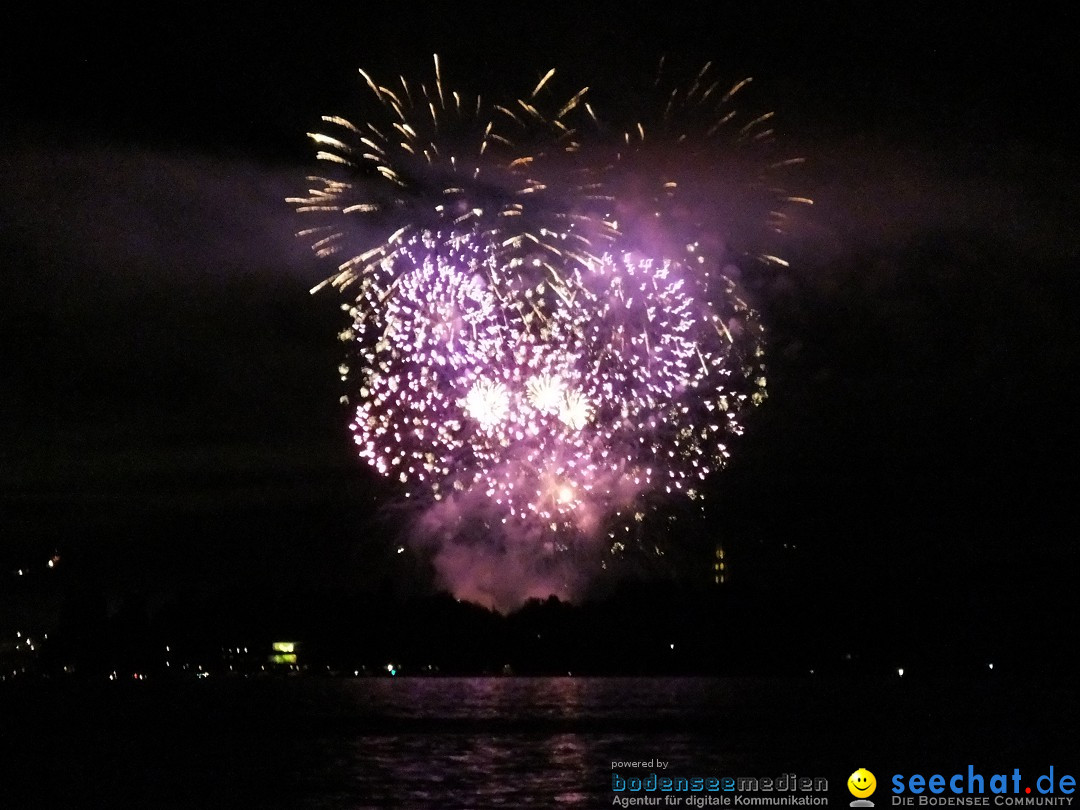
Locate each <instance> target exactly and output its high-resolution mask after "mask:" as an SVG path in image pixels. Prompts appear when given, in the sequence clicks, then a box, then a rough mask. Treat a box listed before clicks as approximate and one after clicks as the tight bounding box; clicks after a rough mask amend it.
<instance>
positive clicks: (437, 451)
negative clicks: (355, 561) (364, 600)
mask: <svg viewBox="0 0 1080 810" xmlns="http://www.w3.org/2000/svg"><path fill="white" fill-rule="evenodd" d="M706 74H707V71H702V72H701V73H700V74H699V75H698V77H697V80H696V81H695V82H694V83H693V84H692V85H691V86H690V88H689V89H688V90H687V91H685V94H684V95H679V93H678V91H676V92H675V93H673V94H672V95H670V97H669V98H668V101H667V105H666V106H665V107H664V108H663V110H664V111H663V113H662V116H661V119H660V120H661V121H662V122H664V123H665V126H666V127H667V129H666V130H665V129H664V128H663V127H661V128H658V132H657V136H656V138H655V140H649V139H648V138H647V137H646V129H645V125H644V124H643V123H641V122H637V123H636V124H635V126H634V127H633V128H632V130H630V129H627V130H625V131H623V132H622V133H621V134H620V136H619V137H618V138H612V137H611V133H612V132H613V131H615V130H614V129H613V128H612V126H611V125H608V124H605V123H603V120H602V117H600V116H597V115H596V113H595V112H594V111H593V109H592V107H591V106H589V104H588V103H587V102H586V101H585V95H586V91H585V90H581V91H578V92H576V93H574V94H572V95H571V96H570V97H569V98H568V99H567V100H565V101H561V102H559V101H553V98H554V97H552V96H550V95H549V94H548V93H547V87H548V85H549V83H550V81H551V79H552V76H553V71H549V72H548V73H547V74H545V75H544V76H543V77H541V79H540V80H539V82H538V83H537V84H536V86H535V87H534V88H533V90H532V92H531V93H530V94H528V95H527V96H524V97H523V98H521V99H516V100H514V101H512V102H510V103H504V104H495V105H492V106H486V105H485V104H484V103H483V102H482V101H481V100H480V99H479V98H478V97H476V96H465V95H462V94H460V93H458V92H456V91H447V90H446V89H445V88H444V85H443V82H442V76H441V69H440V65H439V62H438V59H437V58H436V60H435V76H434V81H433V83H429V84H424V83H420V84H417V85H413V84H410V83H409V82H408V81H406V80H405V79H404V78H401V79H399V81H398V83H397V85H395V86H394V87H393V88H391V87H387V86H384V85H380V84H377V83H376V82H375V81H374V80H373V79H372V78H371V77H369V76H368V75H367V74H362V76H363V79H364V82H365V86H366V88H367V91H368V92H369V93H370V94H371V96H372V97H373V100H374V101H375V102H376V107H375V109H376V110H377V113H376V114H375V116H374V118H373V120H370V121H368V122H365V123H364V124H362V125H355V124H353V123H351V122H349V121H347V120H345V119H343V118H338V117H328V118H326V119H325V121H326V122H327V124H328V125H329V126H330V127H331V128H332V130H333V131H335V132H336V133H337V134H335V135H322V134H313V135H312V136H311V137H312V139H313V141H314V142H315V143H316V145H317V147H318V148H319V157H320V158H322V159H324V160H326V161H328V162H329V163H330V164H331V166H332V167H334V168H336V169H337V170H338V171H337V172H336V173H334V174H333V175H332V176H328V177H322V178H314V180H315V187H314V188H313V189H311V190H310V191H309V192H308V195H307V196H304V197H298V198H294V199H292V200H291V202H293V203H294V205H295V206H296V207H297V209H298V210H300V211H302V212H304V213H305V215H307V216H309V217H310V216H313V215H314V216H316V217H318V218H319V219H321V220H322V221H321V222H320V224H318V225H316V226H315V227H313V228H310V229H308V230H306V231H304V232H303V233H304V235H305V236H307V237H309V238H312V239H313V241H314V245H315V249H316V251H317V252H318V253H319V254H320V255H324V256H330V255H334V256H336V257H338V268H337V272H336V273H335V274H334V275H333V276H332V277H331V278H330V279H328V283H330V284H333V285H335V286H338V287H342V288H344V287H349V288H350V291H351V292H352V293H353V294H354V301H353V302H352V303H351V304H349V305H346V306H345V307H344V308H345V309H346V310H347V311H348V313H349V318H350V325H349V327H348V328H347V329H346V330H344V331H343V332H342V333H341V337H342V339H343V340H344V341H346V342H347V343H348V345H349V347H350V358H349V360H348V362H347V363H345V364H343V365H342V367H341V373H342V377H343V379H344V380H346V381H348V382H349V383H350V397H349V401H350V402H351V403H352V407H353V418H352V421H351V424H350V428H351V430H352V432H353V437H354V441H355V443H356V446H357V449H358V452H359V455H360V457H361V458H362V459H364V460H365V461H366V462H367V463H368V464H370V465H371V466H372V468H373V469H375V470H376V471H377V472H379V473H380V474H382V475H384V476H387V477H389V478H392V479H394V480H396V481H397V482H398V483H399V484H400V485H401V487H402V488H403V491H404V494H405V496H406V497H407V498H410V499H412V500H413V502H414V503H416V504H417V510H418V511H417V514H418V516H419V517H418V519H417V520H416V521H415V523H414V525H413V526H412V527H411V531H412V535H413V537H414V539H416V541H417V542H418V543H419V544H420V545H421V546H423V547H426V548H427V550H428V553H429V557H430V559H431V560H432V562H433V564H434V566H435V568H436V571H437V573H438V574H439V576H440V578H441V581H442V584H443V585H445V586H446V587H449V588H450V589H451V590H453V591H454V593H455V594H456V595H457V596H459V597H461V598H468V599H472V600H474V601H478V602H482V603H485V604H488V605H493V606H495V607H498V608H501V609H507V608H512V607H514V606H516V605H517V604H520V602H521V601H523V600H524V599H526V598H529V597H532V596H541V597H542V596H547V595H549V594H551V593H556V594H559V595H560V596H563V597H568V596H573V595H574V594H575V593H577V592H578V591H579V590H580V588H581V587H583V586H584V585H585V584H586V583H587V582H588V578H589V576H590V575H591V574H592V573H594V572H595V571H596V570H599V569H601V568H603V567H607V563H608V561H609V560H610V559H611V557H612V555H616V556H618V555H621V554H626V553H631V552H633V551H636V550H638V549H639V548H646V547H647V548H648V549H649V550H650V553H658V554H662V553H663V549H662V548H661V547H660V545H659V544H658V543H657V542H655V540H654V538H652V537H650V535H649V531H648V521H647V519H648V517H649V516H650V515H652V514H653V513H654V512H655V511H656V508H657V507H659V506H662V505H663V504H665V503H667V502H669V501H670V499H672V498H689V499H692V500H697V499H699V498H700V497H701V484H702V482H703V481H704V480H706V479H707V478H708V477H709V476H710V475H711V474H712V473H714V472H715V471H716V470H718V469H720V468H721V467H723V465H724V464H725V462H726V459H727V457H728V452H729V451H728V444H729V442H730V439H731V437H732V436H737V435H739V434H740V433H741V432H742V429H743V428H742V424H741V421H740V420H741V416H742V414H743V412H744V410H745V408H746V407H748V406H752V405H757V404H760V403H761V402H763V401H764V399H765V397H766V378H765V366H764V359H763V354H764V352H763V347H762V342H763V341H762V328H761V325H760V323H759V320H758V316H757V313H756V312H755V311H754V310H753V308H752V307H751V306H750V305H749V303H748V302H747V301H746V300H745V298H744V297H743V296H742V294H741V293H740V291H739V289H738V285H737V284H736V283H735V282H734V281H733V280H732V277H731V276H732V274H731V273H728V272H725V271H724V268H723V265H722V262H725V261H731V260H732V254H731V250H730V249H727V248H726V247H724V248H723V249H722V248H721V243H724V244H725V245H726V243H727V242H728V241H729V238H728V232H727V231H718V230H716V228H717V227H718V225H717V223H715V222H714V221H713V220H712V219H711V218H710V217H702V216H700V215H699V213H698V212H700V210H702V209H701V208H700V206H699V205H698V202H699V200H698V197H700V195H701V194H702V193H703V192H704V189H703V188H702V187H701V184H698V187H697V188H695V189H692V190H691V191H689V192H685V193H684V191H683V187H684V186H689V185H690V183H689V182H688V181H687V182H684V181H683V179H682V177H683V175H690V176H693V175H695V174H697V173H700V171H701V167H702V162H701V161H702V155H709V154H711V152H712V151H715V149H716V147H717V133H718V132H719V131H720V130H721V129H722V128H723V127H725V126H727V125H728V124H729V123H730V122H731V121H732V120H733V115H732V114H730V113H729V111H728V110H727V105H728V104H729V102H730V99H731V97H732V96H733V95H734V94H735V93H736V92H737V91H738V90H739V89H740V87H741V85H736V86H735V87H734V88H732V89H731V90H729V91H728V92H726V93H719V94H718V95H717V100H716V104H713V103H712V101H711V99H712V97H713V94H714V92H715V90H716V85H713V84H710V85H708V86H705V85H704V77H705V76H706ZM691 113H692V114H691ZM698 118H704V119H706V120H712V121H713V124H711V125H710V126H708V127H705V128H704V129H702V128H701V127H697V128H694V127H692V126H690V124H687V126H686V128H683V126H682V125H681V124H680V122H690V123H691V124H694V126H696V122H697V119H698ZM767 120H768V118H767V117H762V118H760V119H758V120H753V121H750V122H747V123H745V124H742V125H741V126H740V127H739V129H738V130H737V132H738V137H737V138H736V143H741V140H740V139H741V138H749V139H751V140H759V141H760V140H763V139H764V137H758V135H760V133H759V132H758V131H757V129H756V128H757V127H758V126H760V125H761V123H762V122H763V121H767ZM633 133H636V137H635V136H634V134H633ZM692 136H693V137H692ZM695 138H696V139H697V140H694V139H695ZM673 144H675V145H680V146H681V147H684V148H685V151H686V159H687V160H688V165H686V166H680V165H679V164H678V160H677V158H678V155H679V152H678V150H672V149H670V147H671V146H672V145H673ZM721 151H722V150H721ZM658 156H659V157H658ZM661 157H662V159H660V158H661ZM710 165H712V166H713V168H715V167H716V164H710ZM774 168H775V167H774ZM673 178H674V179H673ZM765 192H766V193H765V196H766V197H769V198H770V199H781V198H783V197H785V196H787V197H790V195H786V193H785V192H783V191H779V190H777V189H776V188H774V187H765ZM791 199H792V200H793V199H795V198H793V197H792V198H791ZM789 201H790V200H789ZM714 207H715V206H706V209H705V210H708V211H711V210H712V208H714ZM646 211H648V212H651V214H650V215H649V216H646V215H645V213H643V212H646ZM782 216H783V215H782V213H781V212H780V211H779V210H778V209H776V208H774V209H771V213H769V214H767V215H766V217H765V219H766V221H768V222H770V223H771V224H772V225H774V226H776V225H777V224H778V223H779V222H781V221H782ZM717 233H719V234H720V237H717V236H716V234H717ZM754 255H756V256H758V257H759V258H760V259H761V260H763V261H766V262H768V261H779V259H776V258H775V257H773V256H771V255H769V254H762V253H759V254H754ZM317 289H318V288H317Z"/></svg>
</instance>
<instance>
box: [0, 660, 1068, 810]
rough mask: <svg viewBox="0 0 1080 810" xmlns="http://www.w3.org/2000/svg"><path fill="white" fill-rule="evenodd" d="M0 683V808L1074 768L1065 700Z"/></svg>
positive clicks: (778, 683) (605, 800) (712, 689)
mask: <svg viewBox="0 0 1080 810" xmlns="http://www.w3.org/2000/svg"><path fill="white" fill-rule="evenodd" d="M8 686H9V687H10V688H5V689H3V690H0V712H2V714H0V757H2V762H3V764H2V765H0V775H2V782H0V807H40V806H63V807H91V806H92V807H120V806H123V807H129V806H130V807H135V806H138V807H148V808H153V807H192V808H197V807H225V806H227V807H237V808H247V807H290V808H386V807H402V808H428V807H430V808H474V809H475V810H483V808H532V807H536V808H540V807H543V808H584V807H610V806H612V798H613V795H614V794H613V793H612V791H611V777H612V770H613V763H616V762H619V763H623V762H627V761H641V760H645V761H647V760H652V759H658V760H663V761H664V762H666V763H668V765H667V773H669V774H672V775H681V776H691V775H717V776H720V775H732V776H758V777H764V776H779V775H780V774H782V773H791V772H794V773H797V774H798V775H799V776H809V777H825V778H827V779H828V780H829V788H830V789H829V794H828V795H829V796H830V804H832V805H833V806H843V807H846V806H847V803H848V801H850V798H851V797H850V796H848V795H847V792H846V789H845V786H844V782H845V780H846V779H847V776H848V774H850V773H851V772H852V771H853V770H854V769H855V768H857V767H868V768H870V769H871V770H875V769H876V770H878V771H879V779H882V777H883V776H885V777H887V776H888V774H890V773H893V772H908V773H910V772H913V771H921V772H924V773H928V772H936V771H937V772H949V773H952V772H955V770H957V769H959V768H961V767H963V768H966V766H967V765H968V764H974V765H975V766H976V767H979V768H984V769H985V771H986V772H987V773H993V772H998V771H1000V770H1007V771H1009V772H1011V770H1012V768H1014V767H1021V768H1029V767H1030V768H1034V769H1038V768H1045V766H1047V765H1050V764H1056V765H1057V766H1058V770H1059V771H1061V770H1062V769H1063V768H1064V769H1065V770H1066V771H1071V772H1072V773H1076V771H1078V770H1080V768H1078V767H1077V765H1080V759H1078V758H1077V754H1078V750H1077V738H1078V735H1077V726H1076V718H1077V711H1076V708H1077V706H1076V694H1075V690H1074V689H1073V688H1072V687H1071V686H1070V685H1067V684H1066V685H1059V686H1046V685H1043V686H1040V687H1039V688H1037V689H1036V688H1033V687H1032V685H1031V684H1029V683H1009V682H1007V681H1005V680H1002V679H997V680H993V679H986V680H983V681H965V682H950V683H922V684H920V683H917V682H910V680H909V682H907V683H904V682H901V681H899V680H897V681H888V682H878V683H846V682H842V681H822V680H819V679H815V678H811V677H807V678H802V679H775V680H773V679H738V678H712V679H709V678H571V677H566V678H389V677H387V678H358V679H346V678H315V677H304V678H282V679H252V680H243V679H236V680H225V679H219V680H216V681H215V680H214V679H208V680H206V681H199V682H181V683H160V682H159V683H152V682H149V681H148V682H145V683H137V684H135V683H133V684H124V685H121V684H107V685H86V684H82V685H76V684H27V685H19V686H12V685H8ZM615 770H616V772H617V773H620V774H621V775H622V776H626V775H639V776H643V775H645V774H647V773H648V772H649V771H650V770H651V769H649V768H639V769H636V770H635V769H633V768H626V767H623V766H616V768H615ZM1025 772H1026V771H1025ZM1033 772H1034V771H1033ZM886 795H887V794H886ZM683 806H685V805H683ZM879 806H886V804H885V803H883V802H879Z"/></svg>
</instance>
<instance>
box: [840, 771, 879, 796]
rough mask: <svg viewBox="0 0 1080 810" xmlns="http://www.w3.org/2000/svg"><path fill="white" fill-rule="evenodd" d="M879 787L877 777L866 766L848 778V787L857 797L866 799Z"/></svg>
mask: <svg viewBox="0 0 1080 810" xmlns="http://www.w3.org/2000/svg"><path fill="white" fill-rule="evenodd" d="M876 788H877V779H875V778H874V775H873V774H872V773H870V771H868V770H866V768H859V770H857V771H855V773H853V774H852V775H851V776H849V777H848V780H847V789H848V790H850V791H851V795H852V796H854V797H855V798H856V799H865V798H866V797H867V796H869V795H870V794H872V793H873V792H874V790H875V789H876Z"/></svg>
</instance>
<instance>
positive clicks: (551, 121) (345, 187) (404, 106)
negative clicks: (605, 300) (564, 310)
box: [288, 56, 614, 287]
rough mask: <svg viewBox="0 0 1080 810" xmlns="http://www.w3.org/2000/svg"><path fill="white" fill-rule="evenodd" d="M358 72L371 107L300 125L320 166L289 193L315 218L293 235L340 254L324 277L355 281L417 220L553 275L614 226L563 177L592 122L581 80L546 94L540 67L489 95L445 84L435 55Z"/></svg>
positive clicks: (423, 227)
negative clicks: (561, 95)
mask: <svg viewBox="0 0 1080 810" xmlns="http://www.w3.org/2000/svg"><path fill="white" fill-rule="evenodd" d="M360 74H361V76H362V78H363V82H364V85H363V86H364V89H365V91H366V92H367V95H368V97H369V98H368V100H369V102H371V103H370V104H369V105H368V107H369V108H370V110H371V114H370V115H369V117H368V119H367V120H365V121H364V122H363V123H362V124H354V123H353V122H352V121H350V120H349V119H347V118H344V117H342V116H336V115H335V116H325V117H324V118H323V119H322V123H323V126H324V128H325V131H321V132H311V133H308V137H309V138H310V139H311V140H312V142H313V143H314V144H315V145H316V148H317V153H316V157H317V158H318V159H319V160H320V161H322V162H323V163H324V164H325V165H326V167H327V172H326V174H324V175H319V176H313V177H309V178H308V180H309V182H311V183H313V185H312V187H311V188H309V189H308V191H307V194H306V195H304V196H299V197H291V198H289V200H288V201H289V202H290V203H292V204H293V205H294V206H295V207H296V209H297V210H298V211H300V212H302V213H304V214H305V215H307V216H309V217H312V216H316V217H318V218H319V219H320V220H321V223H320V224H317V225H315V226H313V227H311V228H308V229H306V230H305V231H303V232H302V235H303V236H305V237H307V238H310V239H311V240H312V242H313V245H314V248H315V250H316V253H317V254H318V255H320V256H322V257H335V258H337V259H338V260H339V264H338V270H337V272H336V273H335V274H334V276H332V277H331V278H330V279H328V280H327V282H326V283H331V284H334V285H335V286H339V287H344V286H347V285H349V284H351V283H353V282H355V281H357V280H358V279H360V278H362V277H363V276H364V275H365V274H366V273H368V272H370V271H372V270H374V268H375V267H376V266H377V265H378V264H379V263H380V262H381V261H382V260H383V259H385V258H387V257H389V256H392V255H393V254H394V252H395V251H396V250H398V249H399V248H400V246H401V245H402V244H404V240H405V239H406V238H407V237H408V236H410V235H413V234H418V233H422V232H424V231H428V232H434V231H438V230H445V229H447V228H451V229H457V230H459V231H470V230H475V231H478V232H480V233H484V234H486V235H488V236H489V237H490V239H491V242H492V244H494V245H496V246H497V248H498V251H499V253H500V255H502V256H503V257H504V258H508V257H509V256H511V255H517V256H525V257H530V258H532V259H533V261H530V262H529V263H528V265H527V266H529V267H534V266H535V267H536V268H542V269H544V270H546V271H548V272H549V274H550V275H551V276H554V277H558V276H559V274H560V272H561V271H560V269H558V268H561V267H563V266H565V264H566V263H567V262H568V261H569V262H575V261H585V260H588V259H591V258H593V257H594V256H595V255H596V250H597V249H599V248H595V247H594V241H595V242H597V243H603V242H604V241H606V240H610V239H611V238H612V237H613V235H614V228H613V226H612V225H611V224H610V223H609V222H607V221H606V220H605V219H604V218H603V217H600V216H592V215H589V214H584V213H581V212H579V211H578V210H577V206H578V201H579V200H582V199H588V198H590V196H591V195H590V194H589V192H588V191H587V189H585V188H584V187H582V186H581V185H580V184H578V183H575V181H573V180H572V179H570V178H571V177H572V176H574V175H575V174H576V175H577V176H579V177H581V178H585V174H584V173H583V172H581V171H577V172H575V171H573V170H567V169H566V165H567V163H571V162H573V160H572V156H573V155H574V154H575V153H576V152H578V151H579V148H580V142H579V140H578V137H579V128H580V127H582V126H588V125H589V124H590V122H595V116H594V115H593V113H592V110H591V108H590V107H589V105H588V104H587V103H586V102H585V100H584V99H585V95H586V93H587V88H582V89H580V90H578V91H576V92H575V93H573V94H571V95H570V96H569V98H567V99H565V100H556V97H554V96H552V95H551V93H550V92H549V88H550V86H551V84H552V77H553V76H554V74H555V71H554V70H549V71H548V72H547V73H545V74H544V75H543V76H542V77H541V79H540V80H539V82H538V83H537V84H536V85H535V86H534V87H533V89H532V91H531V92H530V93H528V94H526V95H524V96H523V97H522V98H517V99H513V100H511V101H507V102H505V103H496V104H488V103H485V102H484V101H483V100H482V98H481V97H480V96H479V95H476V94H472V93H468V92H461V91H458V90H452V89H450V88H448V87H446V86H445V85H444V83H443V78H442V68H441V64H440V61H439V58H438V56H436V57H435V58H434V74H433V76H432V77H431V78H430V79H429V80H428V81H420V82H410V81H409V80H407V79H406V78H405V77H404V76H400V77H398V78H397V80H396V81H393V82H389V83H387V84H381V83H379V82H377V81H376V80H375V79H374V78H373V77H372V76H371V75H369V74H368V73H366V72H365V71H360ZM556 176H557V178H558V179H557V180H555V179H554V177H556ZM582 182H585V181H584V180H582Z"/></svg>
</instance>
